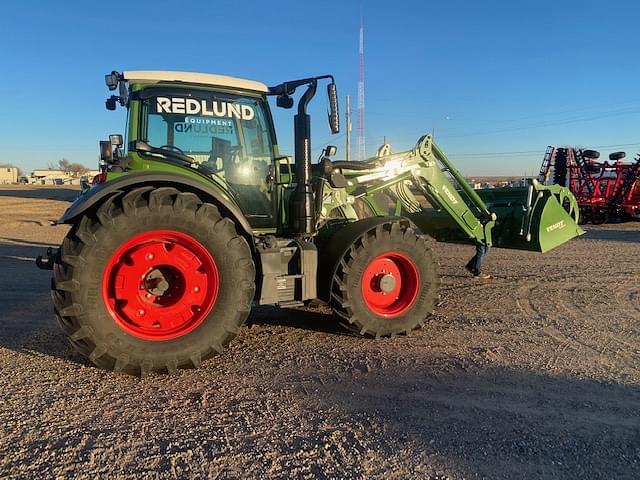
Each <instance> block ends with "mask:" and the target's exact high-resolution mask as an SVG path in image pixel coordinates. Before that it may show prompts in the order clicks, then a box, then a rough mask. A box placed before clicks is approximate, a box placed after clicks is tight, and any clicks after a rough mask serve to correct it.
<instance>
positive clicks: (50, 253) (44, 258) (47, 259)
mask: <svg viewBox="0 0 640 480" xmlns="http://www.w3.org/2000/svg"><path fill="white" fill-rule="evenodd" d="M57 254H58V250H56V251H55V252H54V250H53V248H51V247H49V248H47V253H46V254H45V255H38V257H37V258H36V266H37V267H38V268H39V269H40V270H53V261H54V259H55V258H56V255H57Z"/></svg>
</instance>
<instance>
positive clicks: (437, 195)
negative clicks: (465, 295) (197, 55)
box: [325, 135, 495, 246]
mask: <svg viewBox="0 0 640 480" xmlns="http://www.w3.org/2000/svg"><path fill="white" fill-rule="evenodd" d="M342 164H343V162H336V167H337V168H336V170H337V171H339V173H340V174H341V175H344V177H345V178H346V180H347V182H348V187H347V190H348V192H349V193H350V196H351V198H352V199H353V202H356V201H362V202H364V203H365V204H366V205H367V206H368V207H369V208H370V210H371V211H373V213H374V214H375V215H386V214H388V213H389V212H388V209H387V206H386V205H379V202H377V201H376V194H377V193H379V192H384V193H385V194H386V195H387V197H391V199H392V200H393V201H394V202H395V212H394V213H395V215H398V216H399V215H404V216H407V217H409V218H410V219H411V220H412V221H414V223H416V225H417V226H418V227H420V228H421V229H422V230H423V231H424V232H425V233H429V234H431V235H432V236H433V237H435V238H436V239H438V240H453V239H454V238H455V239H459V240H463V241H467V242H470V243H480V244H483V245H488V246H490V245H491V230H492V228H493V225H494V219H495V215H493V214H492V213H491V212H490V211H489V209H488V208H487V206H486V204H485V203H484V202H483V200H482V199H481V198H480V197H479V196H478V195H477V194H476V193H475V192H474V191H473V190H472V189H470V188H469V187H468V185H467V184H466V182H465V180H464V178H463V177H462V175H461V174H460V172H459V171H458V170H457V169H456V168H455V167H454V166H453V165H452V164H451V163H450V162H449V160H448V159H447V158H446V156H445V155H444V153H443V152H442V151H441V150H440V149H438V148H437V147H436V146H435V144H434V143H433V141H432V137H431V135H424V136H423V137H421V138H420V140H418V142H417V144H416V146H415V148H414V149H412V150H409V151H407V152H402V153H395V154H386V155H383V156H380V157H378V158H377V159H375V160H371V161H368V162H367V165H369V166H370V168H367V169H362V168H359V169H353V167H351V168H350V166H349V165H346V166H342ZM445 172H449V173H450V174H451V176H452V177H453V178H454V179H455V181H456V183H458V184H459V185H460V187H461V188H462V190H461V191H458V190H457V189H456V187H455V186H454V184H453V183H451V181H450V180H449V178H448V177H447V175H446V174H445ZM465 187H467V190H465V189H464V188H465ZM416 194H418V195H422V196H423V197H424V198H426V200H428V202H429V204H430V205H431V207H432V208H431V209H430V210H429V211H431V212H432V215H433V216H437V217H439V220H438V221H430V222H427V223H425V222H424V221H422V220H423V216H424V213H425V207H426V205H424V203H425V202H422V203H421V202H420V201H419V200H418V198H416ZM463 195H464V197H467V198H466V200H465V199H464V198H463ZM328 198H329V199H328V204H327V205H326V207H327V208H326V209H325V210H326V211H328V210H330V209H331V208H335V207H336V206H341V208H345V207H344V206H343V205H344V204H343V202H340V201H336V199H335V198H332V197H328ZM346 208H350V206H347V207H346ZM443 221H444V223H445V224H447V225H446V226H445V225H443ZM459 237H462V238H459Z"/></svg>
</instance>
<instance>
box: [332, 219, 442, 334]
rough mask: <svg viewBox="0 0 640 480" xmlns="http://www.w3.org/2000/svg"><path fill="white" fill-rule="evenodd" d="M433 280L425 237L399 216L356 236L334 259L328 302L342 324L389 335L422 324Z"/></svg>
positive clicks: (434, 294) (434, 289)
mask: <svg viewBox="0 0 640 480" xmlns="http://www.w3.org/2000/svg"><path fill="white" fill-rule="evenodd" d="M438 284H439V277H438V272H437V263H436V261H435V259H434V256H433V253H432V250H431V248H430V247H429V244H428V242H427V240H426V239H425V238H423V237H421V236H418V235H417V234H416V233H415V231H414V230H413V229H412V228H409V227H407V226H404V225H401V224H399V223H398V222H392V223H386V224H382V225H378V226H376V227H375V228H373V229H371V230H369V231H368V232H366V233H364V234H363V235H361V236H360V237H358V238H357V239H355V241H354V242H353V243H352V244H351V246H350V247H349V248H348V249H347V251H346V253H345V254H344V255H343V257H342V258H341V259H340V260H339V262H338V265H337V268H336V271H335V274H334V277H333V283H332V289H331V301H330V303H331V306H332V308H333V311H334V313H335V315H336V316H337V317H338V318H339V319H340V321H341V323H342V324H343V325H344V326H345V327H346V328H347V329H349V330H351V331H353V332H356V333H359V334H361V335H368V336H372V337H376V338H377V337H381V336H392V335H395V334H398V333H409V332H410V331H411V330H413V329H415V328H417V327H420V326H422V325H424V322H425V320H426V318H427V317H429V316H430V315H431V314H432V313H433V310H434V308H435V304H436V301H437V298H438Z"/></svg>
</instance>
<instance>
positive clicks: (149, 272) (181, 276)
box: [102, 230, 219, 340]
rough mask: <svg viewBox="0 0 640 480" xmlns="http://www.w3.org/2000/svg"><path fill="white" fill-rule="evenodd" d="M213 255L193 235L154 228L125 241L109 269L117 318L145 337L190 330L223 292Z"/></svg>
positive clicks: (106, 295) (106, 281) (105, 289)
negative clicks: (219, 288) (219, 292)
mask: <svg viewBox="0 0 640 480" xmlns="http://www.w3.org/2000/svg"><path fill="white" fill-rule="evenodd" d="M218 286H219V280H218V269H217V267H216V264H215V262H214V260H213V257H212V256H211V255H210V254H209V252H208V251H207V250H206V249H205V248H204V247H203V246H202V244H201V243H200V242H198V241H197V240H195V239H194V238H193V237H191V236H190V235H187V234H184V233H181V232H176V231H173V230H153V231H149V232H145V233H141V234H140V235H136V236H134V237H133V238H131V239H129V240H128V241H127V242H125V243H124V244H123V245H122V246H120V248H118V249H117V250H116V252H115V253H114V254H113V255H112V257H111V259H110V260H109V262H108V263H107V267H106V269H105V271H104V278H103V282H102V296H103V299H104V303H105V305H106V307H107V310H108V311H109V313H110V314H111V317H112V318H113V320H114V321H115V322H116V323H117V324H118V326H119V327H120V328H121V329H123V330H124V331H125V332H127V333H129V334H131V335H134V336H136V337H139V338H143V339H145V340H172V339H174V338H178V337H181V336H183V335H186V334H187V333H189V332H191V331H192V330H193V329H195V328H196V327H197V326H198V325H200V324H201V323H202V322H203V320H204V319H205V318H206V317H207V315H208V314H209V312H210V311H211V308H212V307H213V305H214V303H215V301H216V297H217V296H218Z"/></svg>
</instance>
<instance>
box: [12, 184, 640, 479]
mask: <svg viewBox="0 0 640 480" xmlns="http://www.w3.org/2000/svg"><path fill="white" fill-rule="evenodd" d="M76 194H77V191H73V190H67V189H66V188H65V187H49V188H44V187H41V188H34V187H22V188H18V187H3V188H2V189H0V272H1V274H0V305H2V313H0V328H1V330H0V477H1V478H16V479H17V478H26V477H41V478H52V477H56V476H58V477H65V478H66V477H75V476H82V477H97V476H101V477H106V478H111V477H116V476H118V477H128V478H157V477H160V478H176V477H181V478H184V477H200V478H202V477H207V478H225V479H227V478H229V479H230V478H314V479H315V478H339V479H342V478H362V479H370V478H384V479H394V478H455V479H457V478H514V479H516V478H518V479H519V478H536V479H537V478H576V479H585V478H588V479H590V480H593V479H599V478H602V479H604V478H606V479H611V478H616V479H621V478H629V479H632V478H634V479H635V478H640V388H639V387H638V385H639V382H640V282H639V281H638V280H639V279H640V262H638V258H639V256H640V224H620V225H608V226H603V227H597V228H596V227H591V228H589V229H588V233H587V235H585V236H583V237H582V238H580V239H577V240H574V241H572V242H570V243H569V244H567V245H564V246H562V247H560V248H558V249H556V250H554V251H553V252H550V253H548V254H545V255H539V254H533V253H526V252H512V251H506V250H493V251H492V252H491V254H490V257H489V258H488V260H487V268H486V270H487V272H488V273H491V274H492V275H494V278H493V279H492V280H489V281H477V280H473V279H471V278H469V277H468V276H466V275H465V274H464V270H463V268H462V266H463V265H464V263H465V262H466V261H467V260H468V258H469V257H470V256H471V254H472V250H473V249H472V248H470V247H464V246H448V245H438V247H437V249H438V254H439V258H440V260H441V263H442V266H441V269H442V275H443V286H442V290H441V304H440V306H439V308H438V310H437V313H436V315H435V316H434V317H433V318H432V319H431V321H430V322H429V323H428V325H427V326H426V328H425V329H423V330H421V331H418V332H415V333H414V334H412V335H411V336H409V337H398V338H395V339H384V340H378V341H375V340H363V339H359V338H355V337H353V336H350V335H347V334H345V333H344V332H343V331H341V330H340V329H339V328H337V327H335V326H334V324H333V322H332V318H331V317H330V316H328V315H327V314H325V313H323V311H317V312H309V311H306V312H305V311H296V310H276V309H272V308H259V309H256V310H255V311H254V313H253V314H252V316H251V317H250V325H248V326H247V327H246V328H244V329H243V331H242V332H241V334H240V336H239V338H238V339H237V340H236V341H235V342H234V343H233V344H232V346H231V348H230V350H229V351H228V352H227V353H226V354H225V355H224V356H221V357H217V358H215V359H213V360H209V361H207V362H205V363H204V364H203V366H202V368H201V369H200V370H188V371H181V372H179V373H178V374H175V375H172V376H161V377H149V378H145V379H142V380H141V379H138V378H132V377H128V376H123V375H116V374H113V373H109V372H105V371H101V370H98V369H96V368H94V367H92V366H91V365H90V364H89V363H88V362H87V361H85V360H84V359H83V358H81V357H79V356H78V355H76V354H75V353H74V352H73V351H72V350H71V349H70V347H68V346H67V344H66V342H65V338H64V337H63V335H62V334H61V333H60V331H59V329H58V327H57V325H56V324H55V322H54V319H53V315H52V312H51V305H50V302H49V290H48V285H49V275H48V273H46V272H42V271H39V270H37V269H36V268H35V266H34V264H33V258H34V257H35V256H36V255H37V254H39V253H41V252H42V251H43V250H44V248H45V247H46V246H47V245H55V244H57V243H59V242H60V241H61V239H62V238H63V236H64V234H65V231H66V230H65V228H64V227H52V226H50V225H49V221H50V220H53V219H55V218H57V217H58V215H59V214H60V213H61V212H62V211H63V210H64V208H65V207H66V205H67V203H66V201H67V200H69V199H72V198H73V197H74V196H75V195H76Z"/></svg>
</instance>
